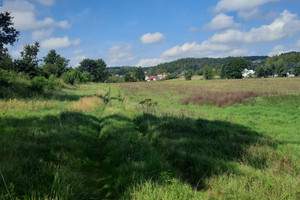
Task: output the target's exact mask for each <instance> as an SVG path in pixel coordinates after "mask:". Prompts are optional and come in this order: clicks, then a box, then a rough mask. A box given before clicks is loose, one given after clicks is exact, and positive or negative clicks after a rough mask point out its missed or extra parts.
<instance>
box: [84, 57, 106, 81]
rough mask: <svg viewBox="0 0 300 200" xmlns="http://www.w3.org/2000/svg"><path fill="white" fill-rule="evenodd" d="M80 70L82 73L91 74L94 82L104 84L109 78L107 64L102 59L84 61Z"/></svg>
mask: <svg viewBox="0 0 300 200" xmlns="http://www.w3.org/2000/svg"><path fill="white" fill-rule="evenodd" d="M78 69H79V70H80V71H81V72H84V71H86V72H89V73H90V74H91V80H92V81H94V82H104V81H105V80H106V79H107V78H108V77H109V73H108V71H107V68H106V63H105V62H104V61H103V60H102V59H98V60H92V59H84V60H83V61H81V62H80V65H79V67H78Z"/></svg>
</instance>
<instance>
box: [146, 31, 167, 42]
mask: <svg viewBox="0 0 300 200" xmlns="http://www.w3.org/2000/svg"><path fill="white" fill-rule="evenodd" d="M164 39H165V36H164V35H163V34H162V33H160V32H156V33H153V34H152V33H146V34H144V35H142V37H141V38H140V40H141V42H142V43H143V44H157V43H161V42H163V41H164Z"/></svg>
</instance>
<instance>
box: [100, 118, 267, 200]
mask: <svg viewBox="0 0 300 200" xmlns="http://www.w3.org/2000/svg"><path fill="white" fill-rule="evenodd" d="M100 123H101V131H100V136H99V137H100V141H101V146H102V149H103V151H102V152H103V157H102V159H103V167H104V171H105V173H106V174H109V179H107V181H106V185H107V193H106V194H107V197H110V198H119V197H120V196H124V195H126V190H128V188H130V187H131V186H132V185H135V184H139V183H140V182H141V181H142V180H152V181H158V182H160V181H162V174H166V173H167V174H168V176H170V177H174V178H178V179H180V180H182V182H186V183H189V184H190V185H191V186H192V187H194V188H196V189H202V188H204V187H205V184H204V180H205V178H208V177H211V176H213V175H218V174H222V173H237V172H238V167H237V165H238V163H239V162H241V161H246V160H243V159H245V157H244V155H245V154H247V150H248V149H249V147H250V146H251V145H254V144H257V143H259V142H263V143H264V144H267V142H266V141H267V140H266V139H265V138H264V137H262V136H261V135H260V134H259V133H257V132H254V131H252V130H251V129H249V128H247V127H245V126H241V125H237V124H233V123H229V122H223V121H218V120H214V121H209V120H204V119H197V120H195V119H191V118H178V117H170V116H164V117H157V116H154V115H151V114H143V115H140V116H137V117H135V118H134V119H130V118H127V117H124V116H119V115H111V116H108V117H105V118H103V119H102V120H101V122H100ZM261 162H263V161H261ZM248 164H250V165H251V162H249V163H248ZM257 166H262V165H257ZM254 167H256V166H254ZM124 192H125V193H124ZM127 195H128V194H127Z"/></svg>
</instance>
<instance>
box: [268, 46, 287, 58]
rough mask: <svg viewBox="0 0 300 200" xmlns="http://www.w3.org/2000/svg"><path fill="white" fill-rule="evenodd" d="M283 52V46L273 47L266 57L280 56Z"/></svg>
mask: <svg viewBox="0 0 300 200" xmlns="http://www.w3.org/2000/svg"><path fill="white" fill-rule="evenodd" d="M284 52H285V47H284V45H277V46H275V47H274V48H273V49H272V50H271V51H270V53H269V54H268V56H274V55H280V54H282V53H284Z"/></svg>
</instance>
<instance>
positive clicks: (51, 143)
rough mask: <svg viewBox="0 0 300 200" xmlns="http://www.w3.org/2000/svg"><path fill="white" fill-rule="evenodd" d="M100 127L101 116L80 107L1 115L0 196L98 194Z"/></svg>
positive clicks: (31, 196)
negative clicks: (57, 112)
mask: <svg viewBox="0 0 300 200" xmlns="http://www.w3.org/2000/svg"><path fill="white" fill-rule="evenodd" d="M99 131H100V130H99V120H98V119H97V118H95V117H93V116H91V115H86V114H82V113H78V112H63V113H61V114H60V115H58V116H55V115H47V116H43V117H27V118H15V117H5V118H1V117H0V147H1V148H0V155H1V156H0V170H1V173H2V174H3V177H4V180H1V181H0V199H1V198H4V199H6V198H9V196H7V195H8V193H9V194H10V196H11V197H13V198H37V199H39V198H41V199H43V198H49V199H52V198H53V199H55V198H57V197H58V198H59V199H86V198H87V199H93V198H98V196H99V193H100V191H99V187H100V186H99V184H97V177H98V174H99V173H98V172H97V170H98V167H96V166H98V165H99V164H98V163H99V161H98V155H99V151H100V150H101V149H100V148H98V140H97V137H98V133H99ZM98 178H99V177H98ZM4 182H5V184H6V185H7V187H8V188H7V189H5V188H6V187H5V184H4Z"/></svg>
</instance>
